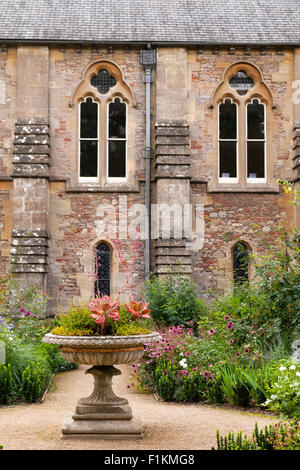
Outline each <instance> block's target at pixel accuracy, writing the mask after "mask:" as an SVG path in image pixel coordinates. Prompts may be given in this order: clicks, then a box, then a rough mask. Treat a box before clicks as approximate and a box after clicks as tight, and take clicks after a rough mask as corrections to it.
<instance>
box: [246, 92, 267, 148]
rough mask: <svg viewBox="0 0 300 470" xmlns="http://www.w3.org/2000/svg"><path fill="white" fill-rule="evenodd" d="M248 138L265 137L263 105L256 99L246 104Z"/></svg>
mask: <svg viewBox="0 0 300 470" xmlns="http://www.w3.org/2000/svg"><path fill="white" fill-rule="evenodd" d="M247 131H248V136H247V138H248V139H264V138H265V107H264V105H263V104H261V103H259V101H258V100H253V102H252V103H249V104H248V105H247Z"/></svg>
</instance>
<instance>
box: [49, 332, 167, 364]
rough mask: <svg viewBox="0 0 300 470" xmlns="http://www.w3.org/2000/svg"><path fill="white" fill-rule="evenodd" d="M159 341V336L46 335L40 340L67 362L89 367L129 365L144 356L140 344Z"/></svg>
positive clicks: (150, 334) (155, 334)
mask: <svg viewBox="0 0 300 470" xmlns="http://www.w3.org/2000/svg"><path fill="white" fill-rule="evenodd" d="M159 338H160V335H159V333H156V332H151V333H149V334H147V335H132V336H60V335H53V334H52V333H48V334H46V335H45V336H44V338H43V341H44V342H45V343H49V344H55V345H57V346H59V348H60V352H61V354H62V356H63V357H64V359H66V360H67V361H68V362H74V363H76V364H90V365H94V366H96V365H99V366H100V365H101V366H102V365H104V366H108V365H116V364H130V363H133V362H136V361H138V360H139V359H141V357H142V356H143V354H144V344H147V343H153V342H156V341H158V340H159Z"/></svg>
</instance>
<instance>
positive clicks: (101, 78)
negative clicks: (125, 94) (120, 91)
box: [91, 69, 116, 93]
mask: <svg viewBox="0 0 300 470" xmlns="http://www.w3.org/2000/svg"><path fill="white" fill-rule="evenodd" d="M91 84H92V85H93V86H94V87H96V88H97V89H98V91H99V93H107V92H108V91H109V89H110V88H111V87H113V86H115V84H116V79H115V78H114V77H113V76H112V75H110V73H109V71H108V70H106V69H101V70H99V72H98V73H97V75H95V76H94V77H92V79H91Z"/></svg>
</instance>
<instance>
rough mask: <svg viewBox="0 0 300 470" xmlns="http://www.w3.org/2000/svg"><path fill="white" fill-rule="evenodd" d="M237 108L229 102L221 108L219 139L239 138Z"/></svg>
mask: <svg viewBox="0 0 300 470" xmlns="http://www.w3.org/2000/svg"><path fill="white" fill-rule="evenodd" d="M236 111H237V106H236V105H235V104H234V103H231V102H230V101H229V100H227V101H225V103H221V104H220V106H219V138H220V139H236V138H237V116H236Z"/></svg>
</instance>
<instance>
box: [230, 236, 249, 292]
mask: <svg viewBox="0 0 300 470" xmlns="http://www.w3.org/2000/svg"><path fill="white" fill-rule="evenodd" d="M233 282H234V285H235V286H236V287H238V286H240V285H241V284H244V283H248V282H249V253H248V248H247V247H246V245H245V244H244V243H242V242H238V243H236V244H235V245H234V247H233Z"/></svg>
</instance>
